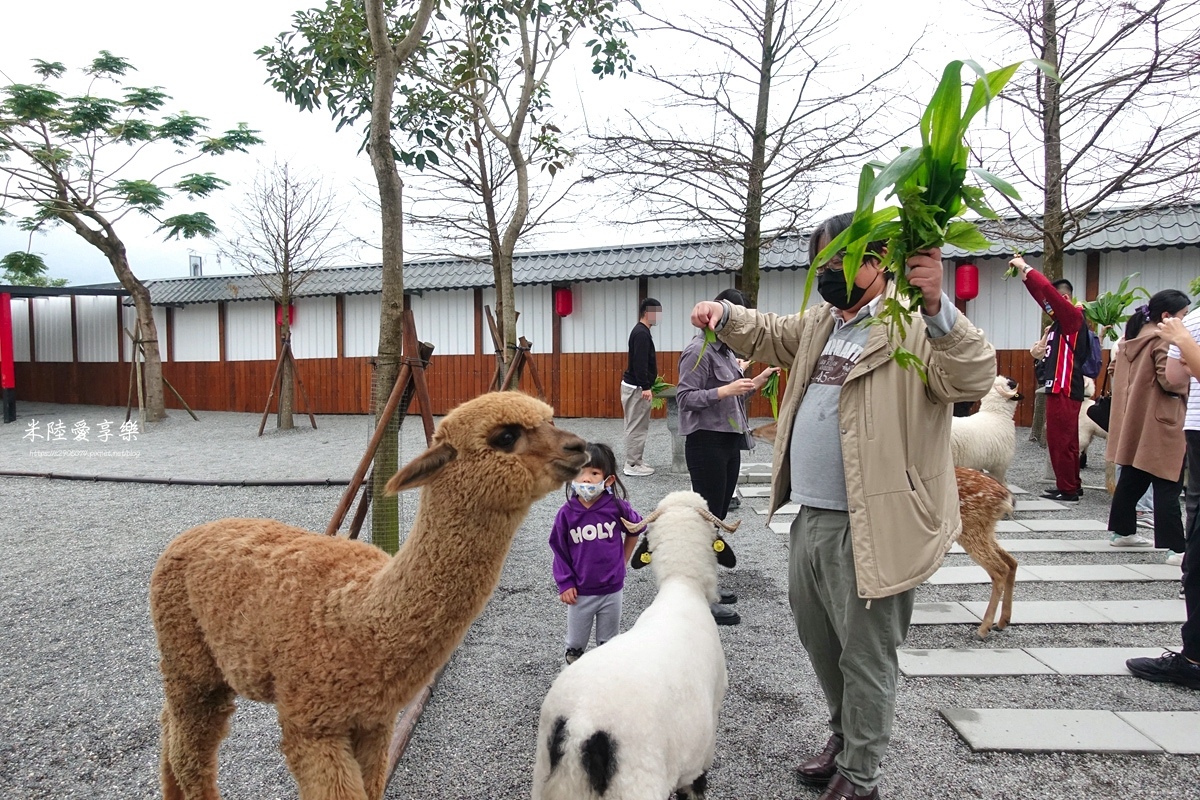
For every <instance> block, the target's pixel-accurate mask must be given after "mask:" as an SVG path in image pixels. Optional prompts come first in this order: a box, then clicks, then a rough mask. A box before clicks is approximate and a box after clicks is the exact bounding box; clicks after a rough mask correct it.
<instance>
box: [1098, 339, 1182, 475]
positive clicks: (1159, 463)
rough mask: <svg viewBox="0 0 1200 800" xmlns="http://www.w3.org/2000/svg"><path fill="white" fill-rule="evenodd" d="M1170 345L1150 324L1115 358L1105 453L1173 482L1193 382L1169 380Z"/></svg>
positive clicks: (1179, 461)
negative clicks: (1176, 382)
mask: <svg viewBox="0 0 1200 800" xmlns="http://www.w3.org/2000/svg"><path fill="white" fill-rule="evenodd" d="M1167 347H1168V345H1167V343H1166V342H1165V341H1164V340H1162V339H1160V338H1158V336H1157V334H1156V332H1155V326H1154V325H1152V324H1149V323H1147V324H1146V325H1144V326H1143V327H1142V330H1141V331H1140V332H1139V333H1138V335H1137V336H1136V337H1135V338H1133V339H1131V340H1130V341H1127V342H1124V343H1123V344H1122V345H1121V347H1120V350H1118V352H1117V354H1116V355H1115V356H1114V359H1113V361H1114V364H1115V369H1114V370H1113V376H1112V381H1113V383H1112V411H1111V416H1110V418H1109V424H1108V450H1107V453H1106V457H1107V459H1108V460H1109V461H1112V462H1114V463H1116V464H1120V465H1121V466H1133V467H1134V468H1136V469H1140V470H1142V471H1144V472H1149V473H1150V474H1151V475H1155V476H1157V477H1159V478H1163V479H1164V480H1169V481H1177V480H1179V476H1180V474H1181V473H1182V471H1183V454H1184V450H1185V449H1186V445H1185V442H1184V436H1183V418H1184V414H1185V413H1186V412H1187V396H1188V384H1187V383H1186V382H1184V383H1178V384H1175V383H1171V382H1170V381H1168V380H1167Z"/></svg>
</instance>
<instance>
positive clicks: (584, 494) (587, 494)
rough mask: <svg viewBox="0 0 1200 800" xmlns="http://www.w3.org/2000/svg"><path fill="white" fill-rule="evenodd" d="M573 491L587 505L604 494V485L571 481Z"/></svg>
mask: <svg viewBox="0 0 1200 800" xmlns="http://www.w3.org/2000/svg"><path fill="white" fill-rule="evenodd" d="M571 491H573V492H574V493H575V495H576V496H577V497H578V498H579V499H580V500H583V501H584V502H586V503H590V502H592V501H593V500H595V499H596V498H597V497H599V496H600V495H602V494H604V484H603V483H580V482H579V481H571Z"/></svg>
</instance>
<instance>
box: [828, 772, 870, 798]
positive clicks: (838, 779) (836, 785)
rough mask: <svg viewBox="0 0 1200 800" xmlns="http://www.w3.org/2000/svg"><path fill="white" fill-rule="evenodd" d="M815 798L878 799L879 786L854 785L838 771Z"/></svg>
mask: <svg viewBox="0 0 1200 800" xmlns="http://www.w3.org/2000/svg"><path fill="white" fill-rule="evenodd" d="M817 800H879V788H878V787H876V788H874V789H863V788H862V787H861V786H855V785H854V784H853V783H851V782H850V781H849V780H847V779H846V776H845V775H842V774H841V773H840V772H839V773H837V774H836V775H834V776H833V780H831V781H830V782H829V786H828V787H826V789H825V791H824V792H822V793H821V796H820V797H818V798H817Z"/></svg>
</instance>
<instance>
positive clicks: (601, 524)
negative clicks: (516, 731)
mask: <svg viewBox="0 0 1200 800" xmlns="http://www.w3.org/2000/svg"><path fill="white" fill-rule="evenodd" d="M588 456H589V458H590V460H589V461H588V464H587V466H585V467H584V468H583V469H581V470H580V471H579V475H578V476H576V478H575V480H574V481H572V482H571V485H570V486H569V487H568V488H567V502H566V503H564V504H563V507H562V508H560V509H559V511H558V516H557V517H555V519H554V528H553V530H551V531H550V549H551V550H552V551H553V552H554V582H555V583H557V584H558V591H559V595H558V596H559V599H560V600H562V601H563V602H564V603H566V604H567V653H566V658H567V663H568V664H571V663H573V662H574V661H575V659H577V658H579V657H580V656H581V655H583V651H584V649H585V648H586V647H587V642H588V639H589V638H591V634H592V621H593V620H594V621H595V623H596V645H597V646H599V645H602V644H604V643H605V642H607V641H608V640H609V639H611V638H612V637H614V636H616V635H617V632H618V630H619V628H620V626H621V590H622V589H623V588H624V586H625V565H626V564H627V563H628V562H629V557H630V556H631V555H633V550H634V548H635V547H636V546H637V538H638V537H637V536H634V535H631V534H628V533H626V531H625V526H624V525H622V524H621V519H622V518H625V519H627V520H629V521H630V522H639V521H641V519H642V517H641V515H639V514H638V513H637V512H636V511H634V510H633V508H632V507H631V506H630V505H629V503H627V502H626V501H625V496H626V492H625V486H624V484H622V483H621V479H620V478H618V477H617V457H616V456H615V455H614V454H613V451H612V448H611V447H609V446H608V445H606V444H597V443H591V444H588ZM618 493H619V495H620V496H618Z"/></svg>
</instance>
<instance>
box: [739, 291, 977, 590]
mask: <svg viewBox="0 0 1200 800" xmlns="http://www.w3.org/2000/svg"><path fill="white" fill-rule="evenodd" d="M829 309H830V306H829V305H828V304H822V305H820V306H816V307H813V308H810V309H809V310H808V311H806V312H804V313H803V314H794V315H792V316H788V317H780V316H777V315H775V314H761V313H758V312H756V311H754V310H752V309H745V308H740V307H737V306H734V307H732V311H731V314H730V318H729V319H728V320H727V322H726V324H725V326H724V328H722V330H721V331H720V332H719V333H718V337H719V338H720V339H721V340H723V341H725V342H727V343H728V344H729V345H730V346H731V347H732V348H733V349H734V350H736V351H737V352H739V353H741V354H742V355H745V356H747V357H749V358H752V359H754V360H755V361H763V362H766V363H768V364H771V365H773V366H778V367H783V368H785V369H790V370H791V372H790V377H789V380H788V382H787V389H786V391H785V392H784V395H783V402H782V404H781V405H780V407H779V427H778V430H779V435H777V436H776V438H775V454H774V463H773V465H772V471H773V476H774V477H773V480H772V486H771V512H772V513H774V512H775V510H776V509H778V508H779V507H780V506H781V505H783V504H784V503H785V502H787V500H788V498H789V497H790V494H791V459H790V454H791V442H792V426H793V423H794V420H795V417H796V411H797V409H799V407H800V400H801V398H803V397H804V392H805V390H806V389H807V387H808V377H809V376H810V375H812V372H813V368H814V366H815V365H816V362H817V359H818V357H820V355H821V351H822V349H824V347H825V343H826V341H828V339H829V336H830V334H831V333H832V331H833V318H832V316H830V311H829ZM904 346H905V347H906V348H907V349H909V350H911V351H912V352H914V353H916V354H917V355H918V356H920V357H921V359H922V360H923V361H924V362H925V364H926V366H927V369H928V373H929V383H928V385H925V384H923V383H922V382H921V378H920V376H919V375H918V374H917V372H915V371H913V370H906V369H904V368H902V367H900V366H899V365H897V364H896V362H895V361H893V360H891V358H890V355H891V351H892V347H891V346H890V344H889V343H888V337H887V329H886V328H885V326H883V325H875V326H872V328H871V332H870V335H869V338H868V339H867V345H866V347H865V349H864V350H863V353H862V356H861V358H860V360H859V362H858V364H856V365H855V367H854V369H853V370H851V372H850V374H849V376H847V378H846V382H845V384H844V385H843V387H842V392H841V397H840V399H839V401H838V417H839V419H840V421H841V424H842V431H841V434H842V435H841V441H842V457H843V461H844V464H845V473H846V496H847V500H848V502H849V512H850V536H851V541H852V545H853V548H854V570H855V575H856V577H857V579H858V596H859V597H862V598H865V599H871V598H878V597H887V596H889V595H893V594H897V593H899V592H902V591H905V590H907V589H910V588H912V587H914V586H916V585H917V584H919V583H921V582H922V581H924V580H925V579H926V578H928V577H929V576H930V575H931V574H933V572H934V570H936V569H937V568H938V566H939V565H940V564H941V562H942V559H943V557H944V556H945V554H946V551H947V550H949V549H950V545H951V544H952V543H953V542H954V539H955V538H956V537H957V536H958V534H959V532H960V531H961V530H962V521H961V519H960V518H959V513H958V489H957V487H956V485H955V481H954V463H953V461H952V460H951V457H950V418H951V416H952V408H951V404H953V403H956V402H959V401H974V400H978V399H980V398H982V397H983V396H984V395H985V394H986V393H987V391H988V389H990V388H991V386H992V383H993V381H994V380H995V377H996V351H995V350H994V349H993V348H992V346H991V345H990V344H988V342H987V340H985V339H984V337H983V332H982V331H980V330H979V329H978V328H976V327H975V326H973V325H972V324H971V322H970V321H969V320H968V319H967V318H966V316H965V315H963V314H959V316H958V320H957V322H955V324H954V327H953V328H952V329H951V330H950V332H949V333H948V334H947V335H946V336H943V337H941V338H938V339H930V338H929V336H928V335H927V334H926V332H925V324H924V321H923V320H922V319H921V317H920V315H917V318H916V319H914V320H913V323H912V325H911V326H910V327H909V331H908V337H907V338H906V339H905V341H904Z"/></svg>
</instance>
